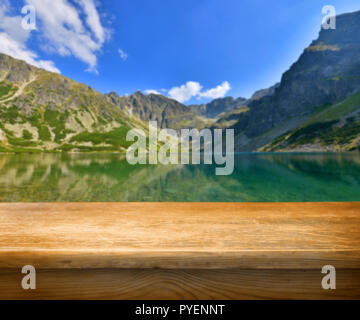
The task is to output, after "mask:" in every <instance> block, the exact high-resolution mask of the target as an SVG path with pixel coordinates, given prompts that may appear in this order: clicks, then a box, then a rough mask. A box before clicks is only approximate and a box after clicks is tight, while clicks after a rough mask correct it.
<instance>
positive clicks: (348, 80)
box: [234, 12, 360, 151]
mask: <svg viewBox="0 0 360 320" xmlns="http://www.w3.org/2000/svg"><path fill="white" fill-rule="evenodd" d="M359 29H360V12H355V13H350V14H344V15H341V16H338V17H337V28H336V30H321V32H320V35H319V38H318V39H317V40H315V41H313V42H312V44H311V45H310V46H309V47H308V48H307V49H306V50H305V51H304V52H303V54H302V55H301V57H300V58H299V60H298V61H297V62H296V63H295V64H294V65H293V66H292V67H291V68H290V69H289V70H288V71H287V72H285V73H284V75H283V77H282V80H281V83H280V85H279V86H278V87H277V88H276V89H275V92H274V94H272V95H268V96H265V97H263V98H261V99H259V100H256V101H253V102H251V103H250V104H249V107H250V111H249V112H247V113H242V114H240V115H239V117H238V121H237V123H236V124H235V125H234V128H235V129H236V132H237V135H238V139H237V149H238V150H239V151H241V150H243V151H244V150H246V151H253V150H256V149H258V148H259V147H261V146H262V145H264V144H267V143H269V142H270V141H271V140H273V139H275V138H277V137H278V136H280V135H282V134H284V133H285V132H287V131H290V130H293V129H295V128H296V127H298V126H299V125H301V123H302V122H303V121H305V120H306V119H307V118H308V117H310V116H311V115H312V114H313V113H314V112H316V111H317V110H319V108H321V107H324V106H326V105H332V104H334V103H335V102H337V101H341V100H345V99H347V98H348V97H350V96H351V95H353V94H354V93H356V92H359V91H360V33H359V31H358V30H359ZM271 131H272V132H271ZM262 135H263V136H262ZM261 136H262V137H261Z"/></svg>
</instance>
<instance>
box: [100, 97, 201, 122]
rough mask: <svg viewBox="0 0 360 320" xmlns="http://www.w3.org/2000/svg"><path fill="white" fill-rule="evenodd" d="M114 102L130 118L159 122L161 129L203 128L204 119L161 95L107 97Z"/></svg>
mask: <svg viewBox="0 0 360 320" xmlns="http://www.w3.org/2000/svg"><path fill="white" fill-rule="evenodd" d="M107 96H108V97H109V98H110V99H111V100H112V102H113V103H114V104H115V105H116V106H118V107H119V108H120V109H121V110H122V111H123V112H124V113H126V114H127V115H128V116H130V117H133V116H137V117H139V118H140V119H141V120H142V121H146V122H149V121H157V122H158V126H159V127H160V128H172V129H181V128H201V127H204V126H205V122H204V119H201V117H199V115H198V114H197V113H196V112H194V111H193V110H191V109H190V108H188V107H187V106H185V105H183V104H181V103H180V102H178V101H176V100H173V99H169V98H167V97H165V96H163V95H159V94H149V95H144V94H143V93H141V92H140V91H138V92H136V93H135V94H133V95H130V96H124V97H120V96H119V95H117V94H116V93H115V92H111V93H109V94H108V95H107Z"/></svg>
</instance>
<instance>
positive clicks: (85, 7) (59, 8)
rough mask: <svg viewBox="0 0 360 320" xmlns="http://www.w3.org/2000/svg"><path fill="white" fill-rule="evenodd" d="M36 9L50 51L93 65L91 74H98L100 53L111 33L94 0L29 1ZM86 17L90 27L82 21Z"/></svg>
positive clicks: (90, 69)
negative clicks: (102, 20)
mask: <svg viewBox="0 0 360 320" xmlns="http://www.w3.org/2000/svg"><path fill="white" fill-rule="evenodd" d="M25 1H26V3H27V4H29V5H32V6H34V7H35V8H36V14H37V18H38V19H39V20H40V21H41V23H42V27H41V30H40V31H41V32H42V34H41V35H42V36H43V38H44V39H45V40H46V44H45V46H44V47H46V48H47V49H48V50H50V51H52V52H56V53H59V54H60V55H63V56H69V55H73V56H75V57H76V58H78V59H80V60H81V61H83V62H85V63H87V64H88V65H89V68H88V71H92V72H97V70H96V66H97V55H96V54H97V53H98V52H99V51H100V50H101V48H102V46H103V44H104V42H105V41H106V40H107V37H108V34H109V32H108V31H107V29H105V28H104V27H103V26H102V25H101V22H100V18H99V14H98V11H97V9H96V6H95V4H94V1H93V0H76V4H77V5H78V6H75V5H73V4H72V3H70V2H69V1H68V0H56V1H54V0H25ZM82 14H84V15H85V21H86V24H85V23H84V22H83V21H82V20H81V16H82Z"/></svg>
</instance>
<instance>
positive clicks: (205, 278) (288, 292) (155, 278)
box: [0, 269, 360, 300]
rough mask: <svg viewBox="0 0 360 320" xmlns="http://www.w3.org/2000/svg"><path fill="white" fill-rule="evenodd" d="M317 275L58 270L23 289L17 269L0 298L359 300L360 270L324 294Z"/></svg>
mask: <svg viewBox="0 0 360 320" xmlns="http://www.w3.org/2000/svg"><path fill="white" fill-rule="evenodd" d="M323 276H324V275H323V274H321V270H243V269H236V270H233V269H226V270H223V269H221V270H199V269H197V270H190V269H187V270H175V269H173V270H163V269H96V270H89V269H85V270H82V269H75V270H71V269H61V270H59V269H57V270H39V271H38V272H37V289H36V290H23V289H22V288H21V279H22V277H23V275H22V274H21V272H20V270H14V269H12V270H1V269H0V299H1V300H7V299H26V300H28V299H47V300H48V299H51V300H61V299H75V300H77V299H91V300H93V299H100V300H101V299H106V300H118V299H123V300H194V299H195V300H213V299H216V300H226V299H230V300H231V299H233V300H238V299H301V300H304V299H305V300H306V299H321V300H323V299H360V289H359V288H360V270H355V269H350V270H347V269H346V270H343V269H340V270H337V289H336V290H323V289H322V287H321V280H322V277H323Z"/></svg>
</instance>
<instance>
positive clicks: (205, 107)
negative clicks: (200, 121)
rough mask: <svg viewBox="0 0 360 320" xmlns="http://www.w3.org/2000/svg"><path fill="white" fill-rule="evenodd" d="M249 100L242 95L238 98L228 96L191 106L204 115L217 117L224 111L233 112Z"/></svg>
mask: <svg viewBox="0 0 360 320" xmlns="http://www.w3.org/2000/svg"><path fill="white" fill-rule="evenodd" d="M247 101H248V100H247V99H245V98H241V97H240V98H237V99H234V98H233V97H226V98H219V99H215V100H213V101H211V102H210V103H207V104H202V105H192V106H190V108H191V109H192V110H193V111H194V112H195V113H197V114H199V115H201V116H203V117H207V118H217V117H219V116H220V115H222V114H224V113H228V112H232V111H234V110H235V109H237V108H239V107H242V106H245V105H246V103H247Z"/></svg>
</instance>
